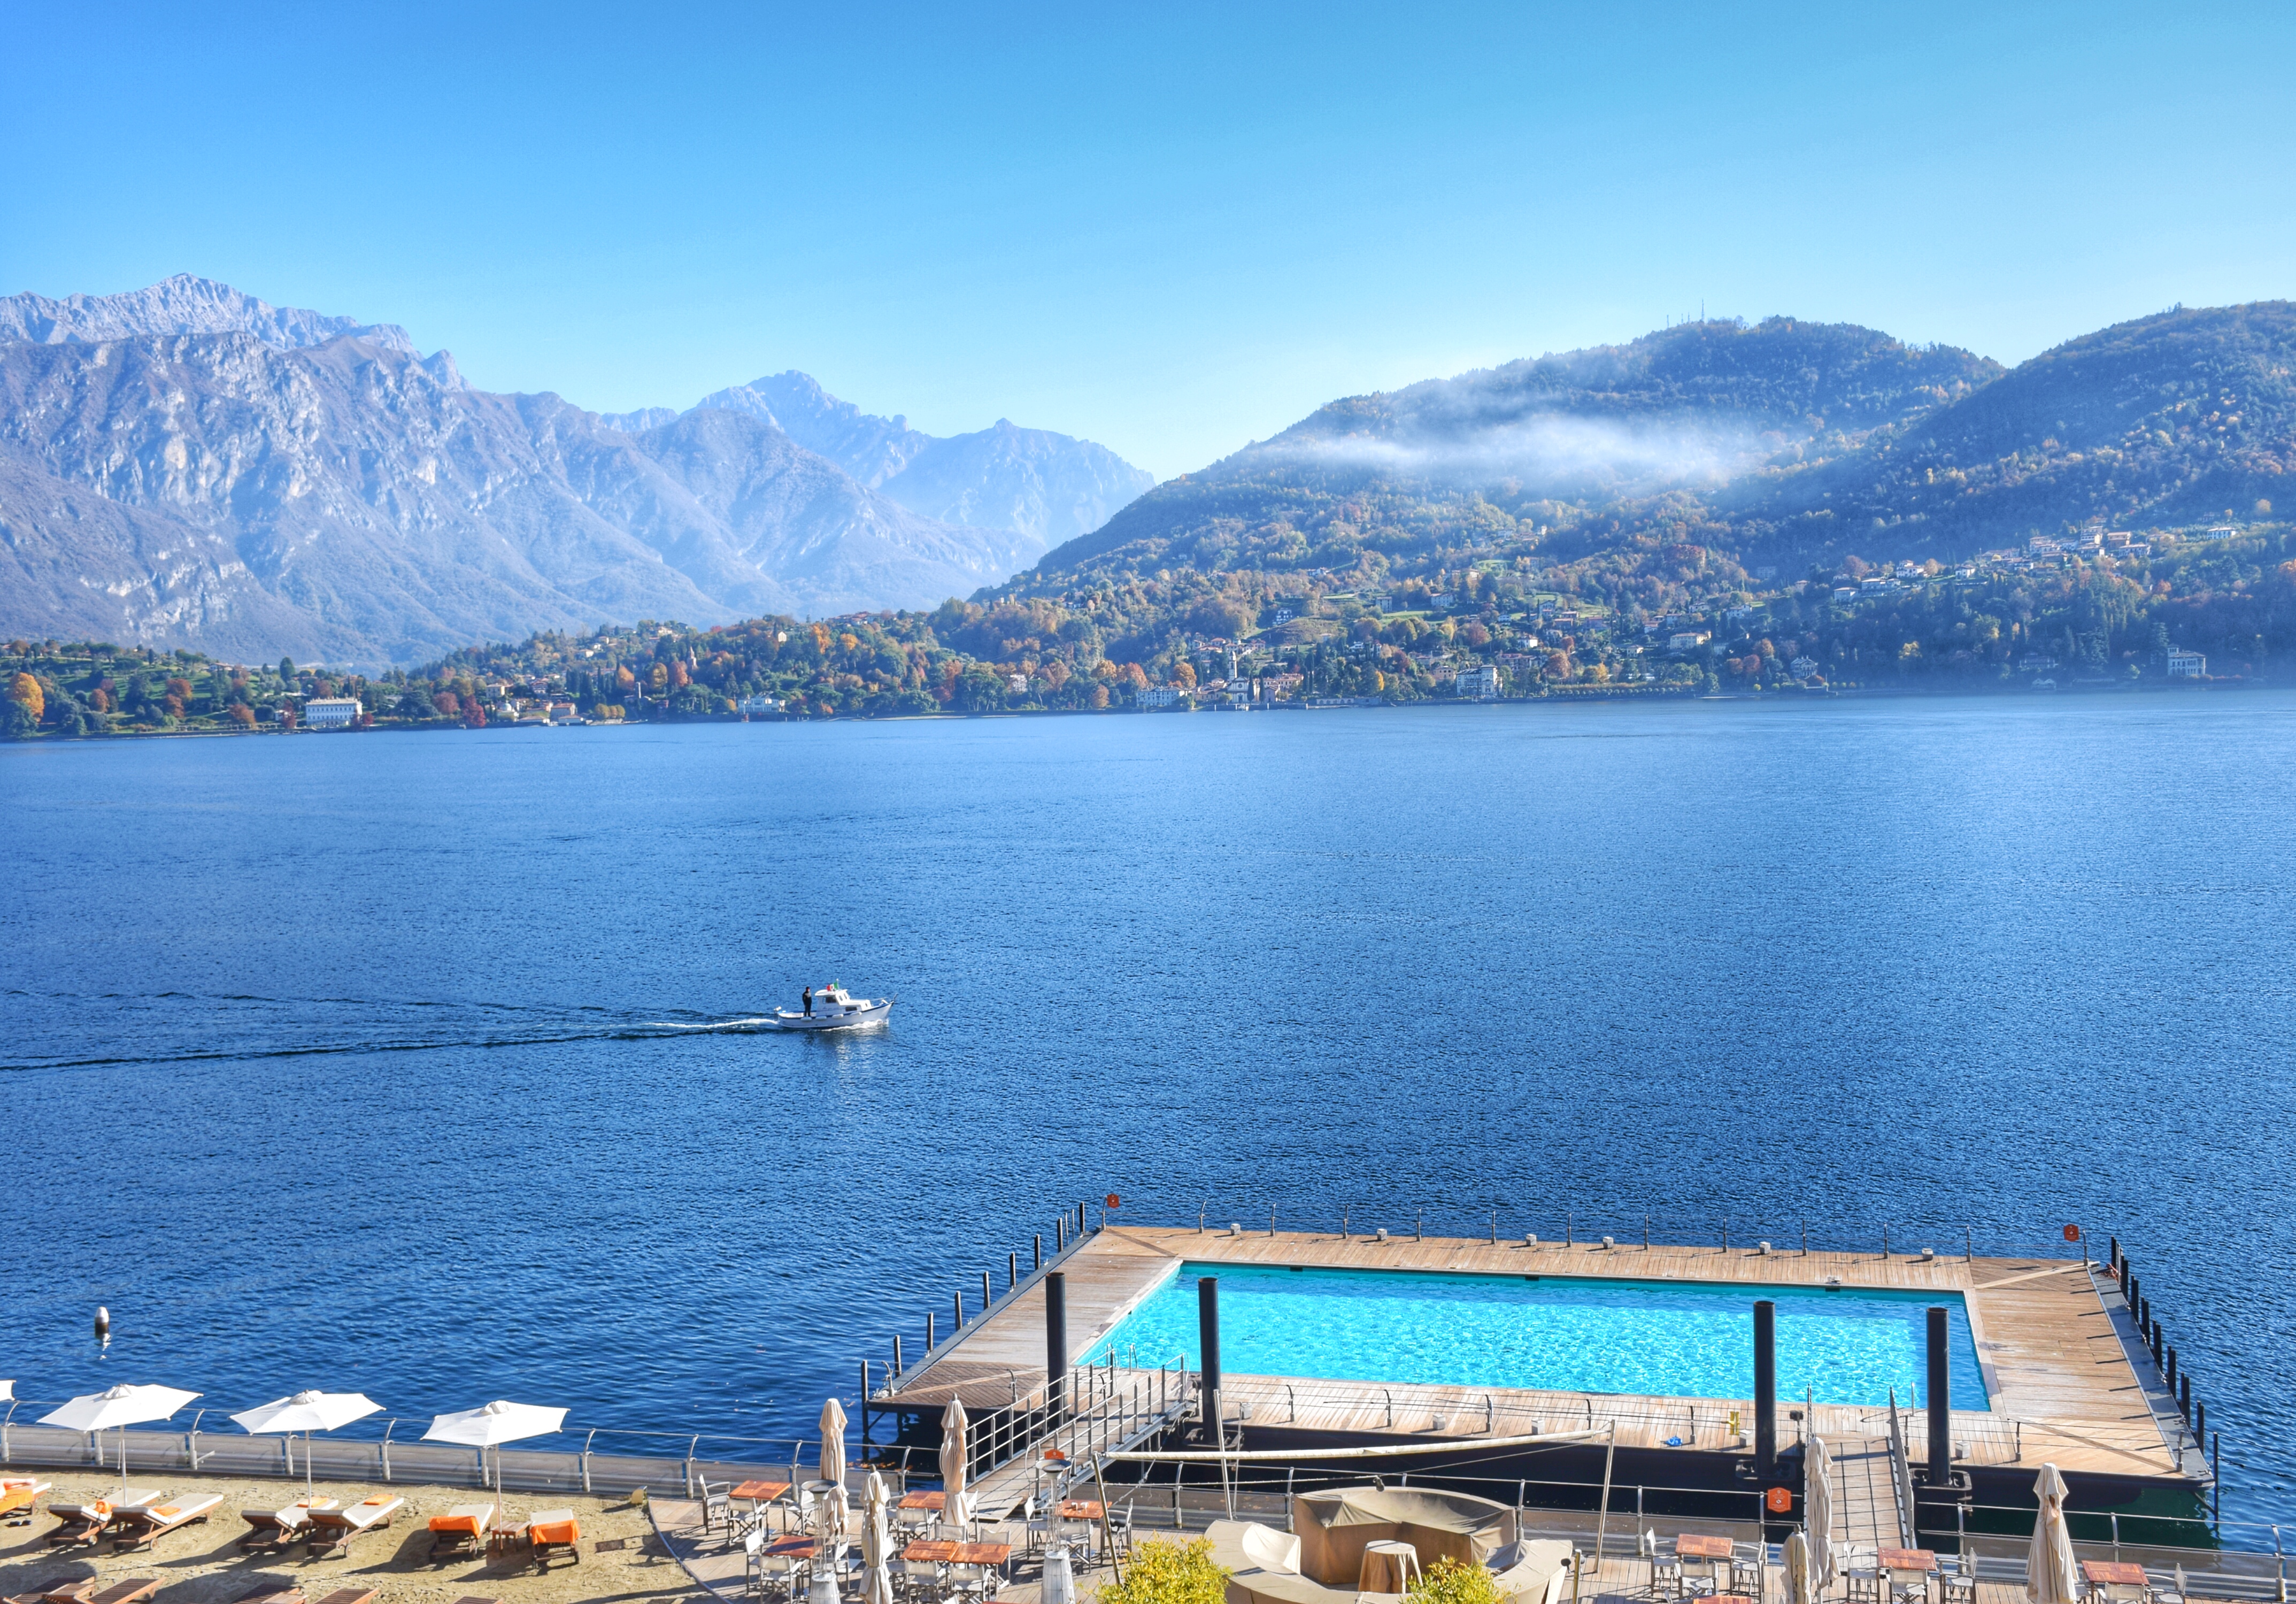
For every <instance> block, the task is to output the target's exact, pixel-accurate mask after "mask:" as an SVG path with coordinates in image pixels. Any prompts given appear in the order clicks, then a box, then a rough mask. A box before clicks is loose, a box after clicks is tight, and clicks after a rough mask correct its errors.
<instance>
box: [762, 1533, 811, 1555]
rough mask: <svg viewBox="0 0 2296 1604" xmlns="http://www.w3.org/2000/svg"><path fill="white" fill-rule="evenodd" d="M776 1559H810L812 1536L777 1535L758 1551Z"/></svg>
mask: <svg viewBox="0 0 2296 1604" xmlns="http://www.w3.org/2000/svg"><path fill="white" fill-rule="evenodd" d="M758 1552H759V1553H761V1554H769V1555H771V1556H772V1557H773V1558H775V1559H812V1558H813V1539H812V1538H810V1537H777V1538H775V1540H774V1541H773V1542H771V1543H767V1544H766V1546H765V1547H763V1548H761V1549H759V1550H758Z"/></svg>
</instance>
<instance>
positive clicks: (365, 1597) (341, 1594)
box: [319, 1587, 374, 1604]
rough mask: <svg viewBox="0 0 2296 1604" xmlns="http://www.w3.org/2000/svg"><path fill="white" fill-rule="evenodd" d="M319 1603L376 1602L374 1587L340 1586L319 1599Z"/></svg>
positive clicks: (365, 1603) (361, 1603)
mask: <svg viewBox="0 0 2296 1604" xmlns="http://www.w3.org/2000/svg"><path fill="white" fill-rule="evenodd" d="M319 1604H374V1589H373V1588H372V1587H339V1588H337V1589H336V1590H335V1591H334V1592H331V1593H329V1594H328V1595H327V1596H326V1597H325V1598H324V1599H322V1600H319Z"/></svg>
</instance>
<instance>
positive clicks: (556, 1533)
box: [527, 1520, 582, 1543]
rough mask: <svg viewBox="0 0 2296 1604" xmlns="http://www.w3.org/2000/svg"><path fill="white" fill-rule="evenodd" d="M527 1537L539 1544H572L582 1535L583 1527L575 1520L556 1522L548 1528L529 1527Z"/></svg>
mask: <svg viewBox="0 0 2296 1604" xmlns="http://www.w3.org/2000/svg"><path fill="white" fill-rule="evenodd" d="M527 1535H528V1536H529V1537H531V1538H533V1539H534V1541H535V1542H537V1543H572V1542H574V1541H575V1540H576V1539H578V1538H579V1537H580V1536H581V1535H582V1525H581V1522H579V1521H575V1520H553V1521H552V1522H551V1523H550V1524H549V1525H548V1526H531V1527H529V1528H528V1530H527Z"/></svg>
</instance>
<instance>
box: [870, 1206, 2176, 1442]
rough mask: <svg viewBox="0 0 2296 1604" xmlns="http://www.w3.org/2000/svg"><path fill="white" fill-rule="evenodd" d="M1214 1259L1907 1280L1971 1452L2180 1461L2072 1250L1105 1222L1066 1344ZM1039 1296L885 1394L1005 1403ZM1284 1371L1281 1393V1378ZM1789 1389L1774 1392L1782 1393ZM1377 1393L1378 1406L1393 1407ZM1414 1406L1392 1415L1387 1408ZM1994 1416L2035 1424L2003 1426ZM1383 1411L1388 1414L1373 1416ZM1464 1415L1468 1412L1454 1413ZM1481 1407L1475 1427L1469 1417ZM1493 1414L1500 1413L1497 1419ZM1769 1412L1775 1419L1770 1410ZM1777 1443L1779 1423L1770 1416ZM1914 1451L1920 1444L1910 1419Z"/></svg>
mask: <svg viewBox="0 0 2296 1604" xmlns="http://www.w3.org/2000/svg"><path fill="white" fill-rule="evenodd" d="M1177 1259H1186V1260H1191V1261H1194V1262H1198V1263H1205V1264H1255V1265H1268V1266H1277V1265H1283V1266H1290V1265H1301V1266H1308V1267H1316V1268H1331V1269H1353V1270H1387V1271H1413V1270H1415V1271H1423V1272H1453V1273H1483V1274H1505V1275H1570V1276H1611V1277H1617V1278H1620V1279H1629V1280H1662V1281H1705V1282H1716V1281H1722V1282H1728V1283H1732V1284H1740V1285H1744V1286H1745V1287H1747V1288H1748V1289H1749V1290H1750V1291H1751V1290H1759V1289H1761V1288H1764V1287H1813V1286H1820V1285H1824V1284H1825V1282H1826V1281H1828V1279H1829V1278H1832V1279H1838V1280H1839V1281H1841V1284H1842V1285H1844V1286H1848V1287H1865V1288H1875V1289H1890V1290H1894V1291H1905V1292H1916V1293H1919V1292H1955V1293H1959V1294H1961V1295H1962V1296H1963V1297H1964V1300H1965V1303H1966V1305H1967V1306H1968V1309H1969V1312H1970V1320H1971V1326H1972V1335H1973V1337H1974V1338H1976V1341H1977V1346H1978V1350H1979V1357H1980V1362H1981V1363H1983V1365H1984V1368H1985V1372H1986V1379H1987V1382H1988V1390H1989V1394H1990V1398H1989V1403H1990V1405H1991V1408H1990V1410H1989V1411H1971V1412H1963V1411H1956V1412H1955V1420H1954V1435H1955V1438H1956V1442H1958V1443H1962V1444H1966V1445H1967V1447H1968V1450H1969V1453H1970V1457H1971V1459H1972V1462H1976V1463H1996V1464H1998V1463H2012V1462H2030V1463H2035V1464H2038V1462H2039V1461H2040V1459H2041V1458H2043V1457H2048V1458H2052V1459H2054V1460H2055V1461H2056V1462H2057V1463H2058V1464H2059V1465H2060V1466H2061V1467H2062V1468H2063V1469H2087V1470H2092V1471H2098V1472H2105V1471H2110V1472H2115V1473H2119V1474H2145V1475H2174V1474H2177V1472H2178V1461H2177V1456H2176V1455H2175V1454H2174V1453H2172V1452H2171V1450H2170V1448H2169V1444H2168V1443H2167V1442H2166V1441H2165V1440H2164V1438H2163V1436H2162V1431H2161V1425H2160V1424H2159V1422H2158V1421H2157V1420H2156V1419H2155V1417H2154V1413H2153V1410H2152V1409H2151V1408H2150V1407H2148V1405H2147V1403H2146V1400H2145V1390H2144V1383H2143V1382H2142V1381H2141V1380H2140V1379H2139V1377H2138V1376H2137V1373H2136V1371H2135V1369H2134V1368H2132V1366H2131V1363H2130V1361H2129V1358H2128V1353H2127V1351H2126V1349H2125V1347H2124V1345H2123V1344H2122V1342H2121V1341H2120V1338H2119V1337H2118V1336H2117V1335H2116V1333H2115V1332H2114V1330H2113V1327H2112V1318H2111V1316H2110V1314H2109V1313H2108V1312H2107V1310H2106V1308H2105V1306H2104V1303H2103V1299H2102V1298H2101V1297H2100V1296H2099V1283H2098V1282H2097V1281H2096V1280H2095V1279H2093V1278H2092V1277H2091V1276H2088V1275H2083V1274H2081V1273H2079V1265H2078V1264H2068V1263H2066V1262H2064V1261H2052V1260H2045V1259H2030V1258H2028V1259H1991V1258H1980V1259H1976V1260H1974V1261H1968V1260H1964V1259H1960V1258H1946V1257H1939V1258H1935V1259H1932V1260H1931V1261H1929V1262H1927V1263H1924V1262H1923V1261H1922V1260H1920V1259H1919V1258H1918V1257H1915V1256H1910V1255H1906V1256H1900V1255H1894V1254H1893V1255H1890V1256H1887V1257H1884V1256H1882V1255H1881V1254H1878V1253H1824V1252H1819V1253H1811V1254H1808V1255H1806V1256H1805V1255H1803V1254H1801V1253H1800V1252H1799V1251H1795V1250H1787V1251H1784V1252H1776V1253H1772V1254H1768V1255H1763V1254H1759V1253H1758V1252H1756V1251H1754V1250H1753V1249H1752V1248H1743V1247H1735V1246H1734V1247H1732V1248H1727V1249H1725V1248H1718V1247H1702V1246H1696V1245H1682V1244H1653V1245H1652V1247H1650V1248H1647V1249H1645V1248H1643V1247H1642V1246H1641V1245H1640V1244H1639V1243H1633V1244H1622V1245H1620V1246H1619V1247H1617V1248H1612V1249H1608V1250H1606V1249H1604V1248H1603V1247H1602V1246H1601V1245H1600V1244H1599V1243H1595V1244H1588V1243H1585V1242H1578V1243H1571V1244H1564V1243H1561V1242H1542V1243H1539V1244H1538V1245H1537V1246H1531V1245H1529V1244H1525V1243H1521V1242H1509V1241H1500V1242H1497V1243H1493V1242H1490V1241H1488V1240H1480V1241H1479V1240H1473V1239H1461V1238H1427V1239H1424V1240H1416V1239H1413V1238H1409V1237H1396V1238H1391V1239H1390V1240H1388V1241H1386V1242H1380V1241H1378V1240H1375V1239H1374V1238H1366V1237H1363V1236H1356V1235H1349V1236H1348V1237H1345V1238H1342V1237H1341V1236H1340V1235H1339V1234H1338V1233H1337V1232H1278V1233H1273V1234H1271V1233H1269V1232H1242V1233H1240V1234H1231V1233H1229V1232H1226V1231H1224V1230H1214V1231H1201V1232H1200V1231H1196V1230H1193V1229H1191V1228H1188V1227H1170V1228H1167V1227H1154V1226H1120V1227H1111V1228H1110V1229H1108V1230H1106V1231H1103V1232H1100V1233H1098V1234H1097V1235H1095V1237H1093V1238H1092V1239H1091V1240H1088V1241H1087V1242H1086V1243H1084V1244H1083V1245H1082V1246H1081V1247H1079V1248H1078V1249H1077V1250H1076V1251H1075V1252H1073V1253H1072V1254H1070V1256H1069V1257H1068V1258H1067V1259H1066V1260H1065V1261H1064V1262H1063V1264H1062V1270H1063V1272H1064V1273H1065V1274H1066V1276H1067V1281H1068V1288H1069V1340H1070V1359H1071V1361H1073V1360H1074V1359H1075V1358H1077V1357H1078V1356H1079V1355H1081V1354H1085V1353H1087V1352H1089V1351H1090V1350H1091V1348H1092V1347H1093V1346H1095V1344H1096V1343H1097V1342H1098V1341H1099V1339H1100V1338H1102V1337H1103V1336H1105V1335H1106V1334H1107V1332H1108V1331H1109V1330H1111V1328H1113V1327H1114V1325H1115V1324H1116V1323H1117V1322H1118V1321H1119V1320H1120V1319H1121V1318H1122V1317H1123V1316H1124V1314H1125V1313H1128V1311H1129V1310H1130V1309H1131V1308H1132V1306H1133V1305H1136V1303H1137V1302H1138V1301H1139V1300H1140V1299H1141V1298H1142V1297H1144V1296H1145V1295H1146V1294H1147V1293H1148V1292H1149V1291H1151V1290H1152V1289H1154V1288H1155V1287H1156V1286H1158V1285H1159V1284H1160V1282H1161V1281H1162V1280H1163V1279H1164V1276H1165V1275H1166V1273H1168V1272H1169V1270H1170V1268H1171V1266H1172V1264H1173V1263H1174V1261H1175V1260H1177ZM1044 1364H1045V1353H1044V1298H1043V1294H1042V1291H1041V1290H1040V1289H1035V1288H1032V1289H1029V1290H1027V1291H1025V1292H1023V1293H1021V1295H1020V1296H1019V1297H1015V1298H1013V1299H1012V1300H1011V1301H1010V1302H1009V1303H1008V1304H1006V1305H1000V1306H999V1307H998V1308H997V1309H996V1312H995V1313H992V1314H991V1315H990V1316H989V1317H988V1319H986V1320H980V1321H976V1322H975V1323H974V1324H973V1325H972V1326H971V1327H969V1328H967V1329H966V1330H965V1331H964V1333H963V1334H961V1337H960V1338H959V1339H957V1340H955V1341H953V1342H952V1343H951V1344H949V1345H948V1346H947V1348H946V1349H945V1350H944V1352H943V1354H941V1356H940V1357H939V1358H938V1359H937V1360H936V1361H935V1362H934V1363H931V1365H929V1366H926V1367H923V1368H922V1369H920V1370H919V1371H915V1372H913V1373H912V1375H911V1376H910V1377H909V1378H907V1379H906V1380H905V1381H904V1382H903V1383H902V1386H901V1397H902V1400H903V1401H904V1402H905V1403H906V1402H914V1403H915V1404H917V1405H918V1406H919V1407H924V1406H928V1405H930V1404H937V1403H940V1402H945V1401H946V1398H947V1395H948V1394H949V1393H950V1392H952V1391H955V1392H957V1393H959V1394H960V1395H962V1396H963V1397H964V1401H965V1404H966V1407H967V1408H968V1409H971V1408H975V1407H980V1406H982V1405H988V1406H994V1404H996V1403H998V1402H1004V1401H1008V1400H1009V1398H1010V1395H1011V1393H1012V1391H1013V1388H1014V1387H1015V1386H1016V1385H1017V1387H1018V1388H1019V1389H1020V1390H1021V1392H1022V1393H1024V1394H1025V1393H1027V1392H1029V1391H1031V1390H1033V1389H1034V1388H1035V1387H1037V1386H1038V1385H1040V1384H1041V1383H1042V1382H1043V1380H1044V1377H1045V1371H1044ZM1225 1382H1226V1388H1225V1390H1226V1395H1227V1397H1228V1399H1229V1401H1230V1404H1231V1406H1232V1407H1234V1408H1240V1407H1242V1406H1245V1405H1247V1404H1248V1405H1249V1406H1250V1407H1251V1409H1252V1411H1253V1414H1252V1417H1251V1418H1252V1419H1254V1420H1283V1421H1289V1420H1293V1419H1295V1418H1296V1420H1297V1423H1298V1424H1299V1425H1300V1426H1301V1427H1302V1428H1313V1429H1317V1430H1331V1431H1356V1432H1361V1431H1386V1430H1393V1431H1397V1432H1405V1431H1409V1432H1413V1433H1416V1434H1427V1433H1430V1432H1431V1431H1433V1429H1434V1427H1433V1422H1434V1420H1435V1419H1436V1418H1437V1417H1441V1418H1442V1419H1444V1420H1445V1421H1446V1426H1447V1429H1445V1430H1444V1431H1443V1432H1442V1433H1440V1435H1443V1436H1473V1435H1477V1434H1479V1433H1480V1432H1482V1431H1483V1430H1485V1429H1489V1430H1493V1431H1496V1432H1497V1433H1498V1434H1500V1435H1505V1434H1507V1433H1509V1432H1516V1431H1522V1430H1528V1429H1539V1428H1542V1427H1541V1426H1539V1425H1525V1424H1523V1423H1522V1422H1525V1421H1535V1422H1551V1423H1549V1424H1545V1425H1544V1426H1543V1428H1545V1429H1570V1428H1571V1427H1572V1425H1573V1421H1572V1420H1570V1417H1571V1416H1573V1415H1575V1416H1577V1417H1578V1419H1579V1421H1583V1420H1584V1419H1585V1417H1586V1413H1587V1407H1588V1404H1589V1401H1590V1395H1587V1394H1582V1393H1547V1392H1537V1391H1531V1390H1528V1389H1507V1388H1481V1387H1451V1388H1443V1387H1416V1386H1398V1387H1389V1388H1385V1389H1381V1388H1378V1387H1366V1386H1364V1385H1362V1384H1358V1383H1335V1382H1329V1381H1320V1380H1311V1379H1299V1378H1284V1377H1247V1376H1237V1375H1231V1376H1228V1377H1226V1378H1225ZM1287 1388H1288V1390H1287ZM1592 1402H1593V1408H1594V1411H1595V1414H1596V1416H1597V1418H1598V1419H1609V1418H1614V1417H1615V1418H1619V1419H1620V1420H1622V1422H1623V1425H1622V1429H1621V1435H1620V1442H1621V1444H1628V1443H1629V1442H1631V1443H1632V1444H1634V1445H1637V1446H1659V1445H1662V1444H1665V1442H1666V1439H1667V1438H1668V1437H1669V1436H1680V1437H1682V1438H1683V1445H1684V1446H1685V1447H1695V1448H1699V1449H1703V1450H1707V1451H1712V1450H1714V1449H1716V1448H1718V1447H1723V1446H1727V1445H1729V1444H1724V1443H1723V1442H1722V1441H1721V1440H1720V1435H1721V1430H1722V1426H1723V1423H1724V1422H1725V1421H1726V1419H1727V1415H1728V1412H1730V1411H1731V1410H1736V1411H1738V1412H1739V1413H1740V1416H1741V1424H1742V1426H1743V1428H1744V1432H1743V1435H1745V1436H1748V1437H1749V1438H1750V1437H1751V1416H1752V1406H1751V1401H1749V1400H1743V1399H1703V1400H1695V1399H1684V1398H1675V1397H1620V1396H1613V1395H1594V1396H1593V1399H1592ZM1793 1403H1794V1401H1793V1400H1791V1399H1784V1400H1781V1401H1780V1407H1781V1409H1784V1408H1785V1407H1788V1406H1790V1405H1792V1404H1793ZM1391 1410H1392V1412H1390V1411H1391ZM1406 1414H1408V1415H1409V1416H1410V1417H1411V1419H1410V1420H1409V1421H1408V1422H1406V1419H1405V1418H1404V1417H1405V1416H1406ZM2011 1417H2016V1418H2018V1419H2021V1420H2024V1421H2025V1422H2026V1428H2025V1429H2026V1431H2027V1432H2028V1433H2029V1434H2030V1433H2034V1432H2036V1431H2038V1432H2039V1433H2040V1436H2038V1437H2036V1439H2035V1440H2034V1441H2032V1442H2030V1443H2027V1442H2024V1441H2021V1439H2020V1438H2019V1437H2018V1436H2017V1435H2016V1430H2015V1426H2014V1421H2013V1420H2012V1419H2011ZM1390 1419H1391V1420H1393V1422H1394V1423H1393V1424H1392V1425H1391V1426H1390V1424H1389V1421H1390ZM1466 1420H1472V1427H1470V1426H1468V1425H1465V1424H1463V1423H1462V1422H1464V1421H1466ZM1486 1420H1490V1421H1493V1422H1495V1424H1493V1425H1492V1426H1490V1427H1488V1428H1486V1427H1485V1424H1484V1422H1485V1421H1486ZM1510 1422H1514V1423H1513V1424H1510ZM1781 1426H1782V1428H1783V1427H1784V1422H1781ZM1805 1429H1811V1430H1815V1431H1816V1432H1819V1433H1821V1434H1823V1435H1826V1436H1829V1437H1843V1438H1852V1437H1855V1438H1865V1437H1871V1436H1886V1434H1887V1416H1886V1412H1884V1411H1877V1410H1873V1409H1860V1408H1848V1407H1841V1406H1834V1405H1823V1404H1822V1405H1819V1406H1817V1408H1816V1412H1815V1414H1814V1418H1813V1420H1811V1421H1809V1422H1808V1425H1807V1426H1806V1427H1805ZM1780 1435H1781V1440H1782V1441H1791V1440H1792V1431H1791V1430H1790V1429H1782V1431H1781V1434H1780ZM1908 1436H1910V1437H1911V1438H1912V1439H1913V1440H1912V1441H1911V1442H1910V1443H1909V1447H1910V1449H1911V1451H1912V1453H1913V1454H1914V1457H1915V1460H1916V1461H1917V1462H1918V1461H1921V1460H1922V1459H1923V1453H1924V1449H1925V1443H1924V1441H1923V1433H1922V1432H1921V1430H1920V1429H1919V1427H1918V1423H1917V1422H1910V1421H1909V1425H1908Z"/></svg>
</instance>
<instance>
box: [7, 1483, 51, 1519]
mask: <svg viewBox="0 0 2296 1604" xmlns="http://www.w3.org/2000/svg"><path fill="white" fill-rule="evenodd" d="M52 1485H53V1483H50V1482H44V1481H35V1480H34V1479H33V1478H32V1477H29V1476H25V1477H6V1478H4V1479H0V1515H13V1514H14V1513H15V1512H16V1511H17V1510H29V1509H30V1508H31V1507H32V1504H33V1502H35V1501H36V1500H37V1499H38V1498H39V1496H40V1495H41V1494H44V1493H45V1492H46V1491H47V1490H48V1488H49V1487H50V1486H52Z"/></svg>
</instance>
